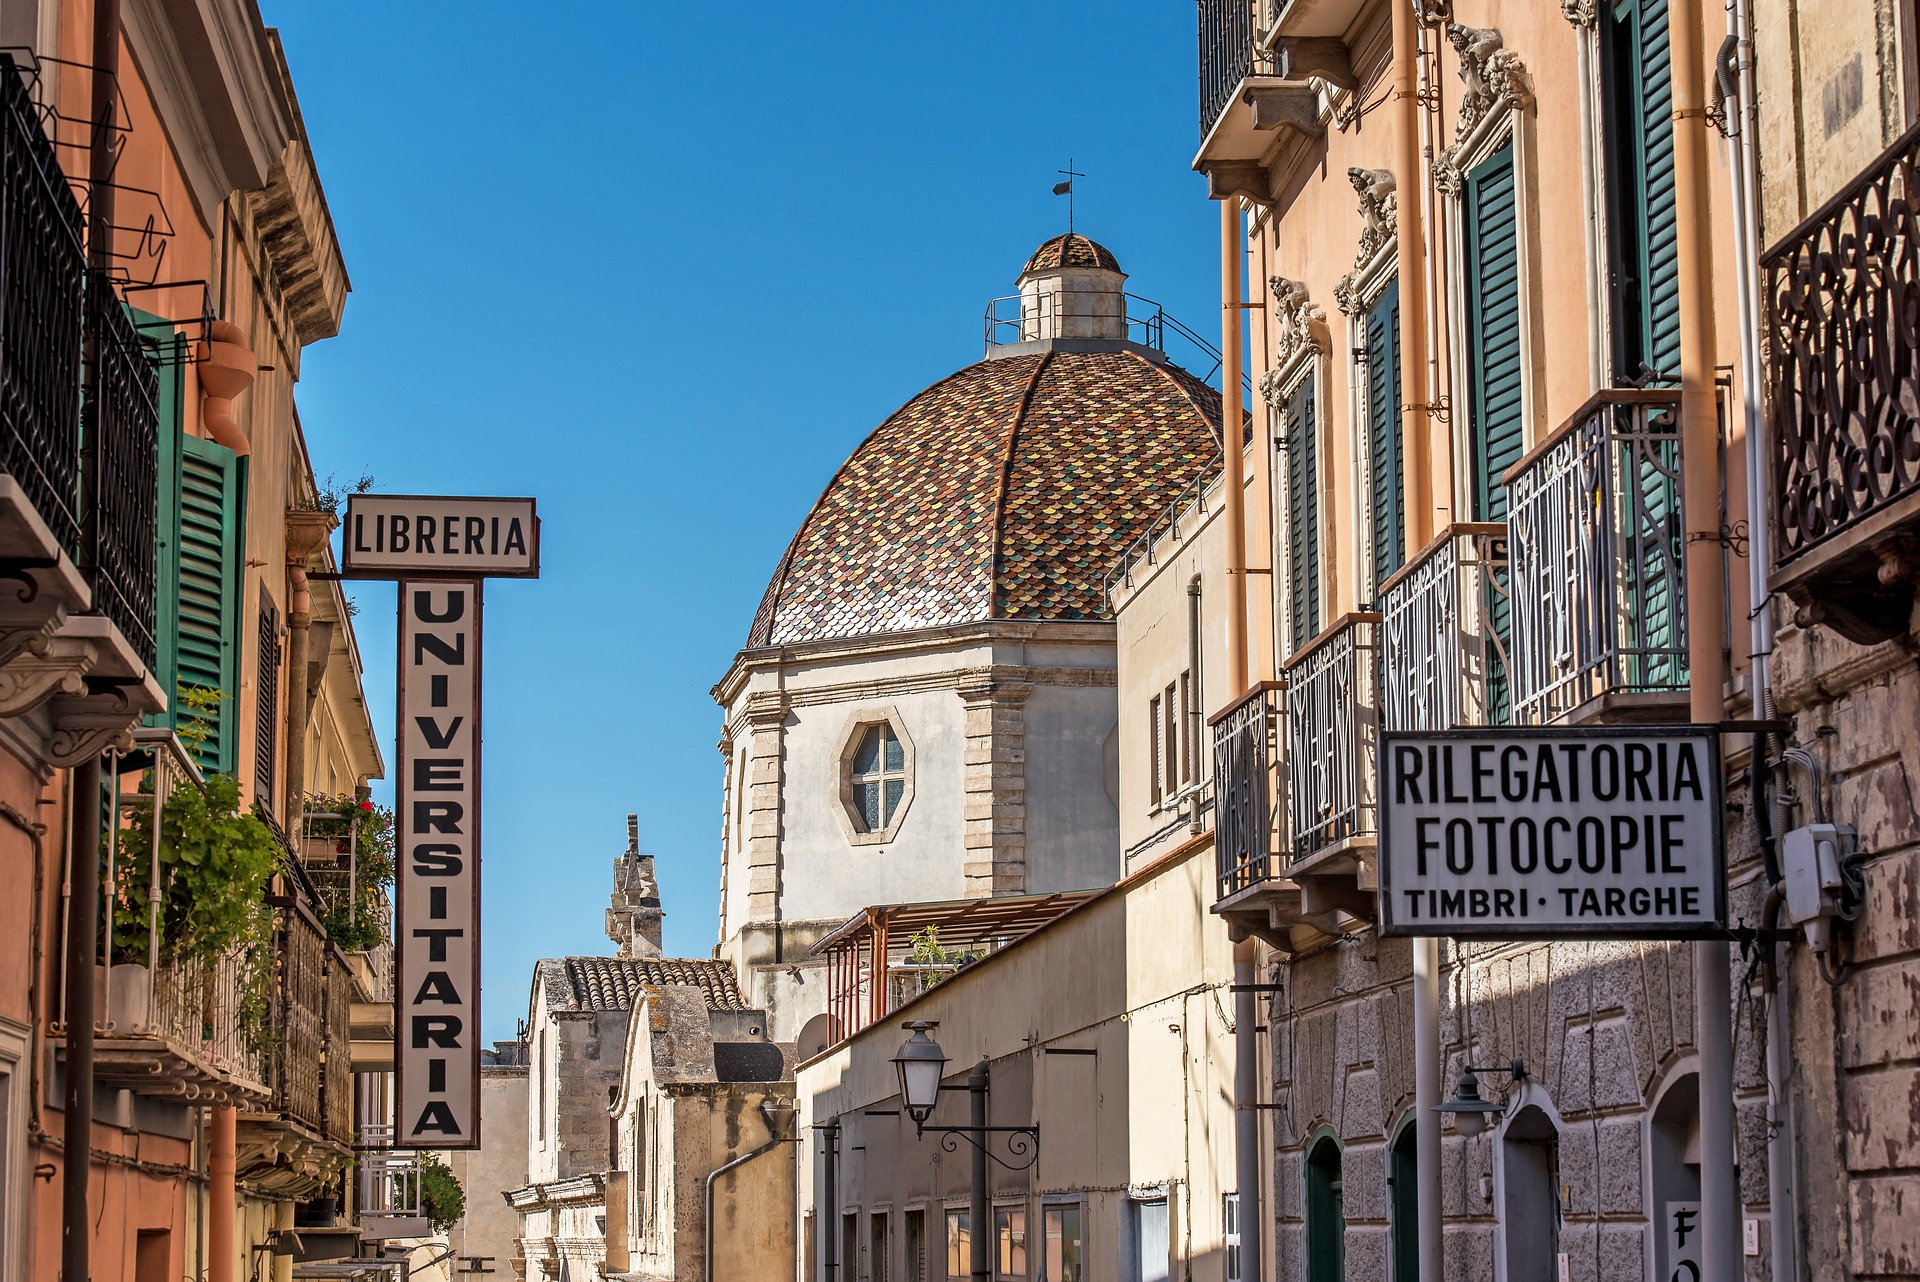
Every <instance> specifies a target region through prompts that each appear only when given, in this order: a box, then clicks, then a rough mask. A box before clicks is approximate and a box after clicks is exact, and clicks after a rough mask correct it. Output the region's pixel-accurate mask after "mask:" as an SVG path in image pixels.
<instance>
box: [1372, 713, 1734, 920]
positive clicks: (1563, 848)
mask: <svg viewBox="0 0 1920 1282" xmlns="http://www.w3.org/2000/svg"><path fill="white" fill-rule="evenodd" d="M1379 770H1380V792H1379V809H1380V912H1381V917H1380V921H1381V931H1382V933H1384V934H1389V935H1450V936H1451V935H1492V936H1498V937H1501V938H1509V939H1511V938H1521V937H1527V936H1555V937H1567V938H1579V937H1584V936H1593V935H1623V936H1634V937H1674V936H1687V935H1700V934H1704V933H1708V932H1711V931H1714V930H1717V929H1720V928H1722V927H1724V926H1725V925H1726V875H1725V869H1726V860H1725V857H1724V855H1723V853H1722V850H1721V827H1720V819H1721V784H1720V769H1719V743H1718V736H1717V733H1716V732H1715V731H1714V730H1712V729H1705V728H1702V727H1699V726H1671V727H1637V728H1631V729H1629V728H1624V727H1605V728H1598V729H1518V728H1506V727H1495V728H1489V729H1477V730H1454V731H1447V732H1440V733H1432V734H1410V733H1399V732H1391V733H1387V734H1383V735H1382V736H1381V739H1380V750H1379Z"/></svg>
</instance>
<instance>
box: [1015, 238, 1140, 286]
mask: <svg viewBox="0 0 1920 1282" xmlns="http://www.w3.org/2000/svg"><path fill="white" fill-rule="evenodd" d="M1062 267H1104V268H1105V269H1106V270H1108V271H1110V272H1117V271H1119V270H1120V260H1119V259H1117V258H1115V257H1114V256H1113V251H1112V250H1110V249H1108V248H1107V247H1106V246H1105V245H1102V244H1101V243H1100V242H1099V241H1097V240H1089V239H1087V238H1086V237H1085V236H1081V235H1078V234H1077V233H1074V232H1068V233H1067V234H1066V235H1064V236H1055V237H1054V238H1053V239H1052V240H1050V241H1047V242H1046V243H1045V244H1043V245H1041V246H1040V248H1038V249H1036V250H1034V251H1033V257H1032V258H1029V259H1028V260H1027V265H1026V266H1025V267H1022V268H1021V269H1020V274H1021V275H1022V276H1025V275H1026V274H1027V273H1028V272H1044V271H1056V270H1058V269H1060V268H1062Z"/></svg>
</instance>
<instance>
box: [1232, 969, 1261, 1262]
mask: <svg viewBox="0 0 1920 1282" xmlns="http://www.w3.org/2000/svg"><path fill="white" fill-rule="evenodd" d="M1259 953H1260V946H1259V944H1257V943H1256V942H1254V941H1253V940H1251V939H1243V940H1241V941H1240V942H1239V943H1237V944H1235V945H1234V946H1233V985H1234V993H1233V1165H1234V1179H1235V1181H1236V1183H1237V1184H1238V1186H1239V1193H1238V1196H1239V1198H1240V1277H1241V1278H1242V1279H1243V1280H1244V1282H1265V1279H1266V1276H1267V1275H1266V1272H1265V1271H1264V1269H1263V1268H1262V1264H1261V1261H1262V1258H1263V1257H1264V1255H1265V1254H1266V1252H1265V1250H1264V1248H1265V1246H1266V1240H1267V1239H1266V1221H1265V1219H1264V1218H1263V1217H1262V1215H1261V1213H1260V1205H1261V1198H1260V1171H1261V1168H1262V1167H1263V1166H1265V1165H1266V1163H1265V1162H1263V1161H1262V1160H1261V1158H1260V1083H1259V1077H1260V1043H1259V1040H1258V1037H1259V1035H1258V1034H1257V1033H1255V1032H1254V1031H1253V1030H1254V1028H1255V1026H1256V1025H1257V1023H1258V1011H1257V1008H1256V1006H1255V1002H1256V999H1257V995H1256V994H1255V993H1254V991H1253V986H1254V985H1255V984H1257V983H1259V982H1260V980H1259V976H1258V974H1257V973H1256V966H1257V964H1258V962H1259Z"/></svg>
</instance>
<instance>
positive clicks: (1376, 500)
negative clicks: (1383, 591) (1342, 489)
mask: <svg viewBox="0 0 1920 1282" xmlns="http://www.w3.org/2000/svg"><path fill="white" fill-rule="evenodd" d="M1366 354H1367V368H1366V378H1367V436H1368V457H1369V459H1370V460H1371V465H1370V468H1369V470H1370V471H1371V472H1372V487H1371V488H1372V494H1371V496H1370V497H1371V500H1372V503H1371V518H1372V534H1373V581H1374V584H1375V586H1378V585H1379V584H1381V583H1383V582H1385V581H1386V580H1387V578H1388V577H1389V576H1391V575H1392V574H1393V572H1394V571H1396V570H1398V569H1399V568H1400V566H1401V564H1402V563H1403V562H1405V560H1406V558H1407V537H1406V481H1405V471H1406V459H1405V447H1404V444H1403V441H1402V437H1401V430H1400V417H1401V415H1400V282H1399V281H1397V280H1395V281H1390V282H1388V284H1387V287H1386V289H1385V290H1384V291H1382V293H1381V295H1380V297H1379V298H1378V299H1377V300H1375V302H1374V304H1373V306H1372V307H1370V308H1368V309H1367V316H1366Z"/></svg>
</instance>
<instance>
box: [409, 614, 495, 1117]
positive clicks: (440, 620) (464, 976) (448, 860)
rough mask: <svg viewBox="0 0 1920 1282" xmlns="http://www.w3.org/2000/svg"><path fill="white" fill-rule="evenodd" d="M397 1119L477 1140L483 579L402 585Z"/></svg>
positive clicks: (478, 1103) (478, 1094)
mask: <svg viewBox="0 0 1920 1282" xmlns="http://www.w3.org/2000/svg"><path fill="white" fill-rule="evenodd" d="M399 674H400V677H399V685H400V727H399V733H398V735H397V736H396V740H395V742H396V747H397V756H398V758H399V761H398V768H399V775H398V778H397V780H396V782H395V785H394V813H395V816H396V817H397V819H398V828H399V830H400V843H399V845H400V849H399V856H400V858H399V867H398V869H397V873H396V876H395V883H396V902H395V906H394V951H395V959H396V971H395V974H396V979H395V989H394V996H395V1000H396V1001H397V1003H398V1007H397V1009H396V1011H395V1015H396V1020H395V1025H394V1027H395V1035H396V1037H397V1038H398V1040H399V1046H398V1047H397V1048H396V1050H397V1053H396V1055H395V1057H394V1071H395V1075H396V1079H397V1080H396V1083H395V1089H396V1095H397V1099H398V1104H397V1106H396V1111H395V1118H396V1120H397V1122H398V1123H399V1128H400V1135H399V1140H398V1144H399V1146H400V1147H403V1148H474V1147H477V1146H478V1145H479V1143H480V583H479V581H478V580H462V581H442V582H432V581H428V580H422V579H403V580H401V582H400V667H399Z"/></svg>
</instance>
